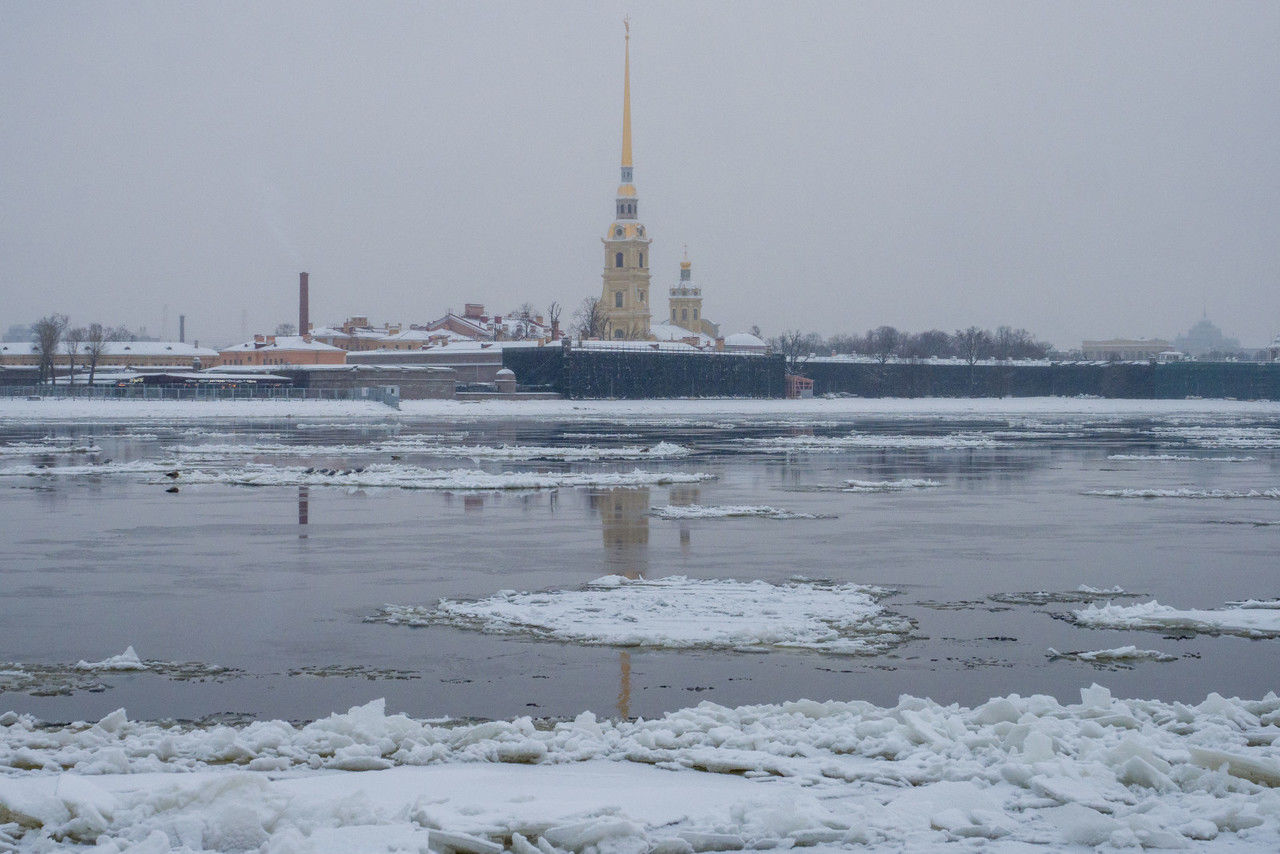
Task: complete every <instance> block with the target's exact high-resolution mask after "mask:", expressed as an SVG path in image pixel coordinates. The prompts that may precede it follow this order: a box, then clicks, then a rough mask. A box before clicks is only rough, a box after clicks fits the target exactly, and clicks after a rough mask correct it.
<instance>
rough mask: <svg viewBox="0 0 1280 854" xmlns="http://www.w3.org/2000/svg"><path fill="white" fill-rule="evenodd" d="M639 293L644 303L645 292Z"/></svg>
mask: <svg viewBox="0 0 1280 854" xmlns="http://www.w3.org/2000/svg"><path fill="white" fill-rule="evenodd" d="M638 293H639V294H640V302H644V291H639V292H638Z"/></svg>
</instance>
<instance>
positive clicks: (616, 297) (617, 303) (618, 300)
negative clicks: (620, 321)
mask: <svg viewBox="0 0 1280 854" xmlns="http://www.w3.org/2000/svg"><path fill="white" fill-rule="evenodd" d="M613 307H614V308H622V291H615V292H614V294H613Z"/></svg>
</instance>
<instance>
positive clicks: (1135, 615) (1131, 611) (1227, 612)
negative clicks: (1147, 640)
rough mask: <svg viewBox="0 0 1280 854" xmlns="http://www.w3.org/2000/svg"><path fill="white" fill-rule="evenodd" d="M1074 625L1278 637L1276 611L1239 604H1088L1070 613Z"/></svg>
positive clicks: (1279, 622)
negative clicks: (1189, 606) (1199, 606)
mask: <svg viewBox="0 0 1280 854" xmlns="http://www.w3.org/2000/svg"><path fill="white" fill-rule="evenodd" d="M1071 619H1072V621H1073V622H1075V623H1076V624H1077V625H1081V626H1086V627H1088V628H1094V629H1149V630H1154V631H1179V632H1195V633H1199V634H1209V635H1241V636H1243V637H1248V638H1278V637H1280V609H1275V608H1270V607H1258V606H1257V605H1254V604H1249V603H1240V604H1238V605H1236V606H1234V607H1233V606H1231V605H1228V606H1226V607H1224V608H1217V609H1212V610H1207V609H1187V610H1184V609H1179V608H1172V607H1170V606H1168V605H1161V604H1160V603H1159V602H1157V601H1155V600H1154V599H1153V600H1151V601H1150V602H1144V603H1140V604H1137V605H1112V604H1107V605H1101V606H1099V605H1090V606H1089V607H1087V608H1084V609H1082V610H1079V611H1073V612H1072V614H1071Z"/></svg>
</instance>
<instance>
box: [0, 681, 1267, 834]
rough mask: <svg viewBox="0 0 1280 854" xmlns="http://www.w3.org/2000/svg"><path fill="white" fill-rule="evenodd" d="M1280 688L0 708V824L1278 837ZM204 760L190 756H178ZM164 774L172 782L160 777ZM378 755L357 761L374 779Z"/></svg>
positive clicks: (87, 829)
mask: <svg viewBox="0 0 1280 854" xmlns="http://www.w3.org/2000/svg"><path fill="white" fill-rule="evenodd" d="M1278 721H1280V698H1277V697H1276V695H1275V694H1268V695H1267V696H1266V697H1264V698H1262V699H1260V700H1240V699H1228V698H1225V697H1221V696H1219V695H1217V694H1210V695H1209V696H1208V697H1207V698H1206V699H1205V700H1204V701H1203V702H1200V703H1198V704H1194V705H1191V704H1184V703H1177V702H1173V703H1169V702H1161V701H1155V700H1137V699H1117V698H1115V697H1113V696H1112V695H1111V693H1110V691H1108V690H1107V689H1106V688H1103V687H1100V686H1097V685H1095V686H1093V687H1090V688H1086V689H1083V690H1082V691H1081V701H1080V702H1079V703H1077V704H1062V703H1059V702H1058V701H1057V700H1055V699H1054V698H1052V697H1048V696H1044V695H1034V696H1030V697H1022V696H1019V695H1017V694H1012V695H1009V696H1006V697H997V698H993V699H991V700H989V701H987V702H986V703H983V704H981V705H978V706H975V707H972V708H969V707H962V706H958V705H943V704H939V703H937V702H934V701H932V700H927V699H917V698H914V697H909V696H903V697H902V698H901V699H900V700H899V701H898V703H897V704H896V705H894V706H891V707H879V706H875V705H873V704H871V703H867V702H861V701H852V702H838V701H829V702H814V701H809V700H799V701H794V702H786V703H778V704H771V705H758V706H743V707H740V708H728V707H725V706H719V705H715V704H712V703H702V704H700V705H698V706H696V707H694V708H689V709H682V710H679V711H675V712H670V713H668V714H665V715H663V716H661V717H659V718H656V719H653V720H637V721H628V720H621V721H609V720H599V719H597V718H596V717H595V716H594V715H592V714H591V713H589V712H588V713H583V714H582V715H580V716H578V717H577V718H576V719H574V720H571V721H570V720H566V721H560V722H554V723H547V724H543V725H537V724H535V723H534V722H533V721H531V720H530V719H529V718H519V719H516V720H512V721H493V722H485V723H475V724H461V725H457V724H451V723H447V722H441V721H429V720H417V719H413V718H410V717H407V716H404V715H398V714H393V715H389V714H387V712H386V708H385V704H384V703H383V702H382V701H380V700H379V701H374V702H371V703H369V704H367V705H364V706H358V707H355V708H352V709H351V710H350V711H348V712H346V713H345V714H335V715H331V716H329V717H328V718H324V719H322V720H318V721H315V722H313V723H309V724H306V725H294V724H290V723H286V722H284V721H258V722H252V723H248V724H234V725H229V724H215V725H211V726H192V725H189V724H188V725H183V724H168V725H164V724H153V723H145V722H139V721H133V720H130V719H129V718H128V716H127V715H126V714H125V712H124V711H123V710H118V711H115V712H112V713H111V714H109V715H107V716H106V717H104V718H102V719H101V720H100V721H98V722H97V723H93V724H88V723H78V724H71V725H66V726H49V725H45V724H41V723H40V722H38V721H36V720H34V719H33V718H31V717H29V716H25V715H21V716H20V715H15V714H13V713H8V714H5V715H0V839H4V840H6V842H5V843H4V844H5V845H6V847H11V848H17V849H18V850H32V851H35V850H48V849H52V848H54V847H56V846H58V845H80V846H88V845H95V844H96V846H97V847H96V848H95V849H94V850H95V851H99V852H104V854H105V853H106V852H116V854H119V853H120V852H122V851H125V850H129V851H132V852H136V853H137V854H149V852H152V851H156V852H160V851H167V850H170V849H171V848H176V849H179V850H209V849H213V850H246V849H253V850H261V851H267V852H280V854H283V852H330V851H347V850H360V851H363V852H388V854H389V853H390V852H403V851H427V850H428V849H430V850H432V851H436V852H441V851H449V852H459V854H463V852H465V854H499V852H500V851H502V850H512V851H515V852H517V854H568V852H573V854H593V853H594V852H599V854H605V853H606V852H610V853H611V854H640V852H670V854H676V852H682V853H683V854H693V852H704V851H722V850H741V849H766V848H771V849H783V848H791V847H806V848H808V847H816V848H817V849H818V850H831V849H832V848H850V847H863V846H870V847H873V848H877V849H892V850H937V849H940V848H944V849H955V850H963V851H971V850H975V847H981V848H982V849H983V850H999V851H1005V850H1008V851H1012V850H1025V849H1027V848H1028V847H1029V846H1036V847H1038V848H1041V849H1051V850H1057V849H1062V848H1063V847H1065V846H1073V845H1074V846H1106V847H1108V848H1120V847H1134V848H1136V847H1139V846H1141V847H1145V848H1165V849H1169V848H1174V849H1177V848H1182V849H1190V848H1195V849H1197V850H1206V849H1207V850H1237V851H1238V850H1276V849H1277V847H1280V791H1278V790H1277V787H1278V786H1280V754H1277V750H1276V748H1275V747H1274V746H1273V743H1272V742H1273V741H1274V740H1275V738H1276V736H1277V730H1278V729H1280V728H1278V727H1277V722H1278ZM178 771H180V772H184V773H177V774H175V773H172V772H178ZM166 772H169V773H166ZM354 772H362V773H354Z"/></svg>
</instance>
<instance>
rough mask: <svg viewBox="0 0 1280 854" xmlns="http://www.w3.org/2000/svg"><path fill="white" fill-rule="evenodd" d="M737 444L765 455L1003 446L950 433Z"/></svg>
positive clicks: (778, 438)
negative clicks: (869, 449)
mask: <svg viewBox="0 0 1280 854" xmlns="http://www.w3.org/2000/svg"><path fill="white" fill-rule="evenodd" d="M737 444H738V445H739V446H742V447H746V448H748V449H750V450H752V451H758V452H761V453H767V454H790V453H838V452H840V451H848V450H858V449H864V448H871V449H907V450H910V449H925V450H962V449H966V448H998V447H1003V443H1001V442H998V441H996V440H995V439H993V438H991V437H990V436H985V435H982V434H981V433H951V434H948V435H945V436H913V435H896V434H879V433H851V434H849V435H847V436H774V437H772V438H767V439H739V440H738V442H737Z"/></svg>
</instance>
